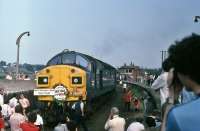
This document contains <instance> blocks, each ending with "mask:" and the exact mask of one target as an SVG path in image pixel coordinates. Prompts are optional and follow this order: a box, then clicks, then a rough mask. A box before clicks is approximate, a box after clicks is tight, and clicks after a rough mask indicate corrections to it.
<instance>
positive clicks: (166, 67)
mask: <svg viewBox="0 0 200 131" xmlns="http://www.w3.org/2000/svg"><path fill="white" fill-rule="evenodd" d="M172 67H173V66H172V62H171V61H170V57H168V58H167V59H165V60H164V61H163V63H162V69H163V70H164V71H165V72H169V70H170V69H171V68H172Z"/></svg>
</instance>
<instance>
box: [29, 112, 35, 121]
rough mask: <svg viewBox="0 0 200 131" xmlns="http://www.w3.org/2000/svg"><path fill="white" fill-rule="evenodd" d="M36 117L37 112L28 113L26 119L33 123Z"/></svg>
mask: <svg viewBox="0 0 200 131" xmlns="http://www.w3.org/2000/svg"><path fill="white" fill-rule="evenodd" d="M36 119H37V114H36V113H35V112H30V113H28V121H29V122H31V123H34V122H35V121H36Z"/></svg>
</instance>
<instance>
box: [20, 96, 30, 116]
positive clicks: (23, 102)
mask: <svg viewBox="0 0 200 131" xmlns="http://www.w3.org/2000/svg"><path fill="white" fill-rule="evenodd" d="M19 103H20V105H21V106H22V109H23V114H24V115H25V114H26V111H27V109H28V108H29V107H30V102H29V100H28V99H27V98H25V97H24V94H20V99H19Z"/></svg>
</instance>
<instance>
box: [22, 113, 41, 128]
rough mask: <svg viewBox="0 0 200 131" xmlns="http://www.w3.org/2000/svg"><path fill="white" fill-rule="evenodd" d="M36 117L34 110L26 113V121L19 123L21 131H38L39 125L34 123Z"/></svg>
mask: <svg viewBox="0 0 200 131" xmlns="http://www.w3.org/2000/svg"><path fill="white" fill-rule="evenodd" d="M36 119H37V114H36V113H35V112H30V113H28V121H25V122H23V123H21V124H20V128H21V129H22V131H39V127H37V126H36V125H34V123H35V121H36Z"/></svg>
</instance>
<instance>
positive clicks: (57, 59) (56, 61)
mask: <svg viewBox="0 0 200 131" xmlns="http://www.w3.org/2000/svg"><path fill="white" fill-rule="evenodd" d="M58 64H61V58H60V56H56V57H54V58H52V59H51V60H50V61H49V62H48V63H47V65H58Z"/></svg>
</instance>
